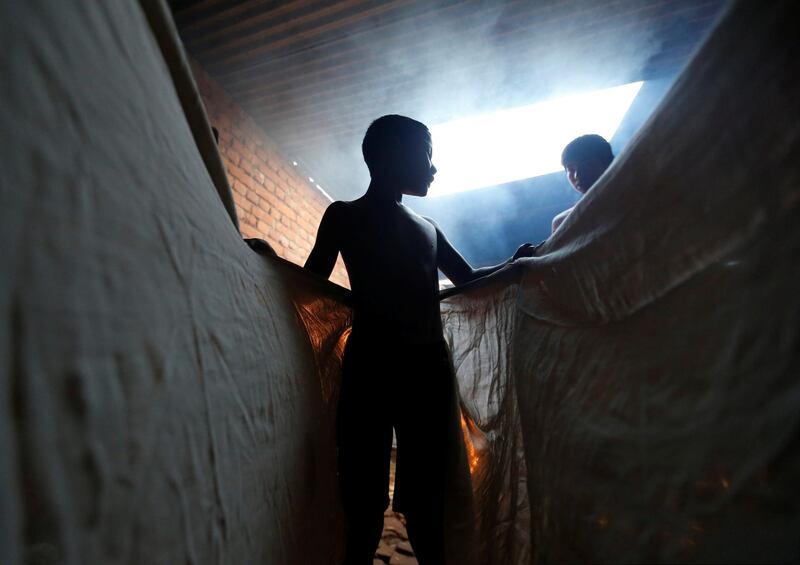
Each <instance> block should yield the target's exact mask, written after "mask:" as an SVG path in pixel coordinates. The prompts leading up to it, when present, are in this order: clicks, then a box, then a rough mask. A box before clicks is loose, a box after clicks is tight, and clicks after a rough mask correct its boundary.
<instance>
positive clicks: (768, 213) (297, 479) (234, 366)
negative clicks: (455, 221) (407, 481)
mask: <svg viewBox="0 0 800 565" xmlns="http://www.w3.org/2000/svg"><path fill="white" fill-rule="evenodd" d="M789 12H790V3H788V2H786V3H784V2H770V3H747V2H742V3H739V4H736V5H735V6H734V7H733V8H732V9H731V11H730V12H729V13H728V14H727V16H726V17H725V18H724V19H723V21H722V22H721V23H720V25H719V26H718V28H717V29H716V31H715V33H714V34H713V36H712V37H711V38H710V39H709V41H708V42H707V43H706V44H705V45H704V46H703V48H702V49H701V51H700V52H699V53H697V55H696V56H695V58H694V59H693V62H692V63H691V65H690V66H689V68H687V69H686V71H685V72H684V74H683V75H682V76H681V78H680V79H679V80H678V81H677V83H676V84H675V86H674V88H673V90H672V91H671V92H670V94H669V95H668V96H667V97H666V98H665V100H664V102H663V103H662V105H661V107H660V108H659V109H658V110H657V112H656V113H655V115H654V116H653V118H651V120H650V121H649V122H648V124H647V125H646V126H645V127H644V128H643V130H642V131H641V132H640V133H639V134H638V136H637V138H636V139H635V140H634V141H633V142H632V144H631V146H630V147H629V148H628V149H627V150H626V151H625V153H624V154H622V155H620V157H619V158H618V160H617V161H616V162H615V164H614V165H613V166H612V168H611V169H610V170H609V171H608V172H607V173H606V175H605V176H604V177H603V178H602V179H601V180H600V181H599V183H598V185H597V186H595V187H594V188H593V189H592V191H591V192H590V193H589V194H588V195H587V196H586V197H585V198H584V199H583V200H582V201H581V202H580V203H579V204H578V206H577V207H576V208H575V210H574V212H573V213H572V214H570V216H569V218H568V219H567V220H566V221H565V223H564V224H563V226H562V227H561V228H560V229H559V231H558V232H557V233H556V234H555V235H554V236H553V237H552V238H551V239H550V240H549V241H548V242H547V243H546V244H545V246H544V247H543V249H542V256H541V257H537V258H533V259H529V260H524V261H521V262H518V263H517V264H515V265H514V266H513V267H512V268H509V269H507V270H505V271H502V272H500V273H498V274H497V275H495V276H494V277H491V278H490V279H488V280H485V281H482V282H481V283H479V284H476V285H474V286H473V287H471V288H466V289H462V290H460V291H457V292H455V293H453V294H451V295H449V296H448V297H446V298H445V299H444V300H443V303H442V316H443V320H444V322H445V333H446V338H447V339H448V341H449V343H450V344H451V348H452V351H453V360H454V364H455V367H456V370H457V375H458V378H459V383H460V387H461V396H462V410H463V415H464V430H465V438H466V439H467V440H468V441H467V444H468V452H469V455H470V461H471V466H472V470H473V481H474V487H475V492H476V501H477V504H478V510H479V516H478V518H479V520H478V524H477V531H476V534H475V535H476V539H477V540H478V542H479V545H480V550H479V556H478V561H479V562H480V563H514V564H516V563H541V562H554V561H556V562H558V561H573V562H574V561H667V562H674V561H768V562H774V561H792V560H798V559H800V546H798V543H797V532H798V531H800V494H799V493H798V490H799V489H798V479H800V436H799V435H798V434H800V409H798V408H800V381H798V369H799V368H800V354H799V353H798V351H800V344H799V343H798V341H800V340H799V339H798V320H800V296H798V293H797V290H798V288H800V284H799V283H800V266H798V261H797V257H798V256H800V230H798V229H797V223H798V220H800V214H799V211H800V139H799V138H800V104H799V103H798V100H800V77H798V73H797V72H795V70H796V65H797V61H798V60H800V45H799V44H798V43H800V42H798V41H797V38H796V32H795V30H794V26H793V25H792V21H793V20H792V19H791V18H789V17H788V14H789ZM0 42H2V46H3V49H2V50H0V61H2V63H0V68H2V70H3V80H2V82H0V140H2V152H0V178H2V187H1V189H0V203H1V204H2V205H1V206H0V216H2V222H0V245H1V246H2V247H0V250H2V260H3V263H4V272H3V276H2V278H0V311H2V314H3V318H2V319H3V320H5V322H4V324H3V326H2V331H1V332H0V333H2V339H0V363H2V365H0V367H2V371H0V379H1V381H0V405H1V406H2V410H0V488H2V492H3V496H2V497H0V548H2V556H3V558H2V561H3V563H9V564H12V565H15V564H18V563H25V562H30V561H35V562H43V563H69V564H83V563H104V564H106V563H107V564H113V563H153V564H158V563H164V564H173V563H274V564H284V563H286V564H295V563H309V564H311V563H337V562H339V560H340V559H341V539H342V536H341V528H342V521H341V514H340V509H339V503H338V500H337V492H336V481H335V465H334V448H333V429H332V422H333V411H334V409H335V405H336V397H337V392H338V378H339V371H338V370H339V362H340V359H341V353H342V348H343V345H344V343H345V340H346V338H347V334H348V328H349V319H350V318H349V316H350V313H349V310H348V307H347V306H346V301H347V295H346V292H345V291H344V290H343V289H340V288H338V287H335V286H334V285H331V284H329V283H324V282H322V281H316V280H314V279H313V278H311V277H309V276H307V275H305V274H304V273H303V272H301V270H300V269H298V268H296V267H293V266H291V265H288V264H286V263H284V262H281V261H279V260H272V259H267V258H262V257H259V256H258V255H256V254H254V253H253V252H252V251H251V250H250V249H249V248H248V247H247V246H246V245H245V244H244V243H243V242H242V241H241V238H240V236H239V234H238V232H237V230H236V226H235V212H234V211H233V207H232V205H231V200H230V195H229V189H228V187H227V184H226V181H225V178H224V173H223V171H222V168H221V163H220V161H219V157H218V155H217V154H216V151H215V149H214V145H213V141H212V139H211V136H210V131H209V127H208V124H207V122H206V120H205V117H204V114H203V112H202V108H201V106H200V104H199V98H198V96H197V92H196V89H195V88H194V86H193V84H192V81H191V77H190V74H189V72H188V70H187V67H186V65H185V60H183V56H182V53H181V50H180V47H179V42H178V40H177V35H176V34H175V32H174V29H173V28H172V24H171V22H170V21H169V18H168V15H167V11H166V9H165V7H164V6H163V5H162V4H161V3H159V2H151V1H149V0H142V2H141V3H139V4H136V3H132V2H123V1H117V2H78V1H77V0H65V1H63V2H48V1H46V0H28V1H25V2H21V1H18V2H14V1H12V2H5V3H2V4H0ZM232 219H233V220H234V221H231V220H232Z"/></svg>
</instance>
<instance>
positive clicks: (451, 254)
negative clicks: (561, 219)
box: [426, 218, 527, 285]
mask: <svg viewBox="0 0 800 565" xmlns="http://www.w3.org/2000/svg"><path fill="white" fill-rule="evenodd" d="M426 219H427V220H428V221H429V222H430V223H431V224H433V227H435V228H436V248H437V257H436V260H437V267H439V269H441V271H442V272H443V273H444V274H445V276H446V277H447V278H448V279H450V280H451V281H453V284H455V285H462V284H466V283H468V282H470V281H473V280H475V279H479V278H481V277H485V276H486V275H490V274H492V273H494V272H495V271H499V270H500V269H502V268H503V267H505V266H506V265H508V264H509V263H511V262H512V261H513V260H514V259H516V258H517V256H518V253H519V251H520V250H521V249H522V247H525V246H522V247H520V249H518V250H517V253H515V254H514V257H511V258H509V259H508V260H507V261H504V262H503V263H500V264H499V265H494V266H492V267H481V268H479V269H475V268H473V267H472V265H470V264H469V263H468V262H467V260H466V259H464V257H462V256H461V254H460V253H459V252H458V251H457V250H456V248H455V247H453V244H452V243H450V241H449V240H448V239H447V237H445V235H444V233H443V232H442V230H441V229H439V226H437V225H436V222H434V221H433V220H431V219H430V218H426ZM526 245H527V244H526Z"/></svg>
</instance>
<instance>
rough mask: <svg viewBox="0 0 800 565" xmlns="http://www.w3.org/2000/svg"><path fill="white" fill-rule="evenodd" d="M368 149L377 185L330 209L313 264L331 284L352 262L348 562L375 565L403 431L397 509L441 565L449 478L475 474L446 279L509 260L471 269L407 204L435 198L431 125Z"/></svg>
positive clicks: (417, 547)
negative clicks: (464, 428)
mask: <svg viewBox="0 0 800 565" xmlns="http://www.w3.org/2000/svg"><path fill="white" fill-rule="evenodd" d="M362 152H363V154H364V161H365V162H366V164H367V167H368V168H369V172H370V177H371V181H370V184H369V188H368V189H367V192H366V194H365V195H364V196H362V197H361V198H358V199H357V200H354V201H352V202H334V203H333V204H331V205H330V206H329V207H328V209H327V210H326V212H325V214H324V216H323V217H322V221H321V223H320V226H319V231H318V233H317V241H316V243H315V244H314V249H313V250H312V251H311V255H310V256H309V258H308V260H307V261H306V264H305V267H306V268H307V269H309V270H310V271H312V272H314V273H316V274H318V275H321V276H323V277H326V278H327V277H328V276H329V275H330V274H331V271H332V270H333V266H334V264H335V262H336V257H337V255H338V254H339V253H341V254H342V259H343V260H344V264H345V267H346V268H347V273H348V275H349V277H350V285H351V287H352V291H353V299H354V319H353V330H352V333H351V335H350V338H349V340H348V342H347V346H346V349H345V354H344V366H343V377H342V389H341V395H340V400H339V409H338V422H337V444H338V453H339V455H338V465H339V481H340V486H341V493H342V502H343V506H344V511H345V516H346V519H347V547H346V557H345V563H347V564H359V565H360V564H362V563H363V564H370V565H371V564H372V562H373V561H372V559H373V555H374V552H375V549H376V547H377V545H378V542H379V540H380V535H381V531H382V529H383V513H384V511H385V509H386V507H387V506H388V503H389V499H388V485H389V460H390V456H391V449H392V429H393V428H394V429H395V433H396V436H397V450H398V452H397V473H396V477H397V479H396V481H395V496H394V508H395V510H398V511H401V512H403V513H405V514H406V517H407V520H408V533H409V537H410V541H411V544H412V545H413V547H414V551H415V553H416V555H417V558H418V560H419V562H420V563H421V564H422V565H426V564H430V565H441V564H442V563H444V562H445V558H444V544H443V542H444V539H443V538H444V530H443V522H444V514H445V500H444V491H445V481H446V480H450V479H449V478H448V469H447V467H448V465H449V466H450V467H449V473H450V475H449V476H452V473H457V474H459V473H460V474H462V476H463V473H468V472H469V471H468V469H467V466H466V459H465V458H464V457H463V450H464V446H463V440H462V436H461V432H460V427H459V417H458V406H457V395H456V392H455V379H454V375H453V371H452V368H451V365H450V361H449V357H448V351H447V348H446V346H445V343H444V339H443V336H442V324H441V318H440V313H439V296H438V291H439V286H438V284H439V282H438V273H437V270H438V269H441V271H442V272H443V273H444V274H445V275H446V276H447V277H449V278H450V280H451V281H453V283H455V284H456V285H459V284H463V283H466V282H469V281H471V280H473V279H476V278H478V277H481V276H484V275H487V274H489V273H492V272H494V271H496V270H498V269H500V268H501V267H502V266H503V265H505V263H504V264H501V265H496V266H494V267H484V268H481V269H474V268H472V267H471V266H470V265H469V263H467V261H466V260H465V259H464V258H463V257H462V256H461V255H460V254H459V253H458V252H457V251H456V250H455V249H454V248H453V246H452V245H451V244H450V242H449V241H448V240H447V238H446V237H445V236H444V234H443V233H442V232H441V230H440V229H439V228H438V227H437V226H436V224H435V223H433V222H432V221H431V220H429V219H426V218H423V217H420V216H418V215H417V214H415V213H414V212H413V211H411V210H410V209H409V208H406V207H405V206H404V205H403V202H402V200H403V195H406V194H407V195H413V196H425V195H426V194H427V192H428V188H429V187H430V185H431V182H433V177H434V175H435V174H436V167H434V166H433V164H432V162H431V158H432V144H431V135H430V132H429V131H428V128H427V127H426V126H425V125H424V124H422V123H420V122H418V121H416V120H412V119H410V118H406V117H403V116H397V115H390V116H383V117H382V118H379V119H377V120H375V121H374V122H373V123H372V125H370V127H369V129H368V130H367V133H366V135H365V136H364V142H363V144H362ZM509 261H511V259H510V260H509ZM507 262H508V261H507ZM454 461H458V462H459V463H457V464H455V466H454V463H453V462H454ZM455 467H457V468H455Z"/></svg>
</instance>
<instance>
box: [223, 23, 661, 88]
mask: <svg viewBox="0 0 800 565" xmlns="http://www.w3.org/2000/svg"><path fill="white" fill-rule="evenodd" d="M594 21H595V22H596V21H597V19H595V20H594ZM653 21H655V20H653ZM639 23H641V22H640V21H639V20H638V19H635V18H633V17H630V19H629V25H628V26H626V27H632V25H631V24H633V25H636V24H639ZM544 25H547V24H546V23H545V24H544ZM592 27H595V26H592ZM598 27H599V26H598ZM533 31H534V29H533V28H528V29H525V30H523V31H522V32H509V31H508V30H506V31H504V32H503V33H502V34H498V35H497V39H498V40H500V41H502V40H504V39H507V37H504V36H509V35H511V34H512V33H513V36H514V39H513V43H512V44H500V45H495V46H493V48H495V49H498V48H502V49H513V48H514V47H516V46H517V45H518V44H519V43H521V42H522V43H524V42H527V41H529V40H528V34H531V33H532V32H533ZM457 33H458V32H452V34H451V35H450V36H449V38H448V37H447V36H445V37H443V38H442V37H440V35H439V34H430V35H436V38H435V39H431V38H430V37H427V38H426V39H424V40H423V43H421V44H417V45H415V47H417V48H418V49H419V50H423V51H424V50H425V49H426V48H427V47H429V46H430V44H432V43H434V44H435V43H441V42H447V41H448V39H455V38H457V35H455V34H457ZM399 42H400V41H399V40H398V41H394V43H399ZM453 43H454V44H455V45H457V42H455V41H454V42H453ZM389 49H391V47H390V48H389ZM457 50H458V48H457V47H455V48H454V52H457ZM333 56H334V57H335V56H336V55H333ZM365 59H366V60H369V59H374V54H373V53H372V52H370V51H367V52H366V54H364V55H362V56H357V55H356V56H354V57H353V58H352V59H351V60H349V61H348V60H347V59H345V63H344V64H342V65H337V66H335V67H334V68H331V69H323V70H322V71H321V72H320V71H319V70H318V68H316V65H317V63H316V62H309V63H307V64H306V65H304V66H302V67H300V66H294V67H292V72H290V73H285V72H284V73H282V75H281V76H280V77H279V78H277V79H272V78H266V79H265V78H260V77H258V75H257V74H255V73H254V76H253V77H252V78H247V79H245V80H242V81H240V82H236V81H235V80H233V81H232V80H230V79H229V78H228V77H227V76H225V75H222V76H220V77H219V79H220V80H221V81H223V82H224V83H225V84H226V85H228V88H230V89H231V90H232V91H236V92H238V93H241V94H243V95H249V94H250V92H251V91H254V90H260V89H262V88H268V89H270V90H276V91H277V90H280V89H282V88H284V87H285V86H286V85H287V84H288V83H290V82H291V81H295V80H296V81H297V82H303V83H306V82H308V83H311V82H313V83H314V84H315V88H319V87H321V85H320V84H319V79H320V78H323V77H327V76H329V75H331V74H333V73H336V74H337V75H342V76H345V77H346V79H347V80H354V79H357V77H358V71H356V72H355V73H350V72H346V69H347V67H348V66H349V67H351V68H355V69H360V71H361V74H364V73H366V72H369V71H367V70H366V69H365V68H364V67H365V66H364V60H365ZM333 60H336V59H333ZM304 71H307V75H308V76H304ZM243 82H244V83H246V84H247V83H249V84H250V85H255V87H252V86H251V87H250V88H248V87H243V85H242V83H243Z"/></svg>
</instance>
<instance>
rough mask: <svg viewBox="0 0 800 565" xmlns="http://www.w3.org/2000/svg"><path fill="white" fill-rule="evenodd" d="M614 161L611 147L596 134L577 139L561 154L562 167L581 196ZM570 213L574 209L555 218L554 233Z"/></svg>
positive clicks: (567, 210) (568, 209) (565, 211)
mask: <svg viewBox="0 0 800 565" xmlns="http://www.w3.org/2000/svg"><path fill="white" fill-rule="evenodd" d="M613 160H614V154H613V153H612V152H611V145H610V144H609V143H608V141H606V140H605V139H604V138H602V137H601V136H599V135H595V134H588V135H582V136H580V137H576V138H575V139H573V140H572V141H570V142H569V143H568V144H567V146H566V147H565V148H564V151H563V152H562V153H561V165H562V166H563V167H564V171H565V172H566V173H567V180H568V181H569V183H570V184H571V185H572V188H574V189H575V190H577V191H578V192H580V193H581V195H583V194H586V192H587V191H588V190H589V189H590V188H592V185H593V184H594V183H595V182H596V181H597V179H599V178H600V175H602V174H603V173H604V172H605V170H606V169H607V168H608V166H609V165H610V164H611V161H613ZM570 212H572V208H567V209H566V210H564V211H563V212H561V213H559V214H558V215H557V216H556V217H555V218H553V223H552V229H553V231H556V229H557V228H558V226H560V225H561V223H562V222H563V221H564V220H565V219H566V217H567V216H569V213H570Z"/></svg>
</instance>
